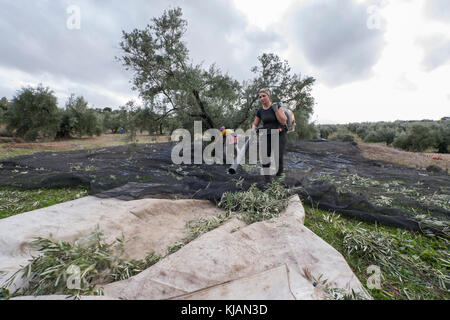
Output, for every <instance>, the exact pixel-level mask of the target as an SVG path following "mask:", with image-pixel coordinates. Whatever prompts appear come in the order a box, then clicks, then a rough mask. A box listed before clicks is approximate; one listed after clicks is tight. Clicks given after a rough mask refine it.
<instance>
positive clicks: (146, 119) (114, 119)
mask: <svg viewBox="0 0 450 320" xmlns="http://www.w3.org/2000/svg"><path fill="white" fill-rule="evenodd" d="M155 118H156V115H155V114H154V113H152V112H151V111H150V110H149V108H142V107H135V106H134V103H133V102H128V103H127V104H126V105H125V106H120V107H118V108H117V109H116V110H113V109H112V108H110V107H106V108H103V109H100V108H96V109H93V108H89V107H88V102H87V101H86V100H85V99H84V97H82V96H76V95H75V94H72V95H71V96H70V97H69V99H68V100H67V102H66V105H65V107H64V108H59V107H58V103H57V98H56V96H55V95H54V92H53V91H51V90H50V88H48V87H44V86H42V85H41V84H40V85H38V86H37V87H36V88H33V87H24V88H22V89H21V90H19V91H18V92H17V94H16V95H15V96H14V97H13V98H12V100H11V101H9V100H8V99H7V98H6V97H3V98H2V99H0V125H3V126H4V127H5V128H4V130H3V131H2V133H1V134H2V135H9V136H16V137H21V138H23V139H24V140H26V141H36V140H38V139H46V140H51V139H55V138H79V137H83V136H93V135H97V136H99V135H101V134H103V133H105V132H111V133H118V132H119V131H120V130H121V129H123V130H124V132H127V133H128V132H130V130H135V131H137V130H140V131H141V132H142V131H144V130H145V131H147V132H149V133H150V134H162V133H163V132H162V129H163V128H162V127H161V126H159V127H158V126H157V125H156V122H155V121H154V119H155Z"/></svg>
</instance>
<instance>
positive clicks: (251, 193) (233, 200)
mask: <svg viewBox="0 0 450 320" xmlns="http://www.w3.org/2000/svg"><path fill="white" fill-rule="evenodd" d="M283 179H284V178H275V179H273V181H272V183H271V184H268V187H267V188H266V189H265V190H260V189H258V187H257V186H256V184H253V185H251V187H250V188H249V189H248V190H247V191H244V192H234V193H231V192H226V193H224V194H223V196H222V198H221V200H220V202H219V204H218V207H219V208H223V209H225V210H227V211H228V212H239V213H240V214H239V215H238V218H239V219H241V220H243V221H244V222H245V223H247V224H252V223H254V222H258V221H263V220H268V219H271V218H274V217H278V216H279V215H280V214H281V212H283V210H284V209H285V208H286V207H287V204H288V198H289V196H290V194H291V191H290V190H289V189H287V188H285V187H284V186H283V184H282V182H283Z"/></svg>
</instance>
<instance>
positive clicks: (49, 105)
mask: <svg viewBox="0 0 450 320" xmlns="http://www.w3.org/2000/svg"><path fill="white" fill-rule="evenodd" d="M5 122H6V127H7V130H8V131H10V132H14V133H15V134H16V135H17V136H19V137H23V138H24V139H25V140H29V141H34V140H36V139H37V138H39V137H42V138H50V139H53V138H54V137H55V135H56V132H57V130H58V124H59V113H58V106H57V99H56V97H55V96H54V95H53V91H50V89H49V88H48V87H47V88H44V87H43V86H42V85H39V86H38V87H37V88H32V87H28V88H22V90H21V91H19V92H18V94H17V95H16V96H15V97H14V98H13V100H12V103H11V105H10V107H9V108H8V110H7V111H6V114H5Z"/></svg>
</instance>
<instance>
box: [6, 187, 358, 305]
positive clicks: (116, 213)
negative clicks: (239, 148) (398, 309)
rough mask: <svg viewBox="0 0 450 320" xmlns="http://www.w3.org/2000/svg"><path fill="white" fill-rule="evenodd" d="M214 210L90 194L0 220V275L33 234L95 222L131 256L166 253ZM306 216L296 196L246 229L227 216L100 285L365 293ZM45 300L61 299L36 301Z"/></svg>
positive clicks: (265, 295) (272, 293)
mask: <svg viewBox="0 0 450 320" xmlns="http://www.w3.org/2000/svg"><path fill="white" fill-rule="evenodd" d="M218 213H223V211H222V210H220V209H218V208H216V207H215V206H214V205H212V204H211V203H209V202H207V201H202V200H158V199H144V200H136V201H120V200H114V199H108V200H105V199H97V198H95V197H86V198H83V199H78V200H75V201H70V202H67V203H64V204H59V205H55V206H52V207H48V208H43V209H39V210H35V211H33V212H28V213H25V214H20V215H17V216H13V217H10V218H6V219H2V220H0V270H6V271H15V270H17V269H18V268H19V266H20V265H24V264H25V263H26V262H27V260H28V259H29V258H30V257H31V254H32V252H31V251H30V249H29V242H30V241H31V240H32V239H33V238H35V237H38V236H40V237H50V236H51V237H52V238H53V239H57V240H65V241H75V240H77V239H79V238H81V237H83V236H86V235H88V234H90V233H91V232H92V231H93V230H94V229H95V227H96V226H97V225H98V226H99V229H100V230H101V231H102V232H103V234H104V237H105V240H106V241H108V242H109V241H112V240H114V239H116V238H118V237H120V236H121V235H122V234H123V235H124V237H125V239H128V240H130V241H128V242H126V247H125V251H126V253H127V254H128V256H129V257H130V258H143V257H144V256H145V255H146V253H148V252H150V251H155V252H156V253H159V254H165V253H166V251H167V248H168V247H169V246H170V245H173V244H175V243H176V242H177V241H180V240H181V239H182V238H183V237H184V236H185V234H184V232H185V231H186V227H185V225H186V222H187V221H190V220H194V219H198V218H200V217H207V216H212V215H217V214H218ZM304 219H305V216H304V210H303V206H302V205H301V203H300V200H299V199H298V197H297V196H295V197H293V198H292V199H291V202H290V205H289V207H288V208H287V209H286V210H285V212H284V213H283V214H282V215H281V216H280V217H278V218H274V219H271V220H268V221H263V222H257V223H253V224H251V225H246V224H245V223H244V222H242V221H240V220H238V219H236V218H232V219H230V220H229V221H227V222H226V223H224V224H223V225H222V226H220V227H218V228H216V229H214V230H212V231H210V232H208V233H205V234H203V235H201V236H200V237H199V238H197V239H196V240H194V241H192V242H190V243H188V244H187V245H185V246H184V247H183V248H181V249H180V250H178V251H177V252H175V253H173V254H171V255H168V256H166V257H165V258H164V259H162V260H160V261H159V262H158V263H156V264H154V265H153V266H151V267H150V268H148V269H146V270H144V271H143V272H141V273H139V274H137V275H135V276H133V277H131V278H129V279H127V280H123V281H118V282H114V283H110V284H106V285H104V286H102V287H103V288H104V292H105V295H106V297H107V298H111V299H323V298H325V296H324V294H323V289H324V288H323V287H321V286H320V285H317V281H316V279H319V278H320V279H321V280H325V279H326V280H327V284H328V286H329V288H337V289H344V290H347V291H349V290H351V289H353V290H355V291H356V292H363V289H362V286H361V284H360V282H359V281H358V279H357V278H356V276H355V275H354V274H353V272H352V270H351V269H350V268H349V266H348V264H347V263H346V261H345V259H344V258H343V257H342V255H341V254H340V253H339V252H337V251H336V250H335V249H334V248H332V247H331V246H330V245H328V244H327V243H326V242H324V241H323V240H322V239H321V238H319V237H318V236H317V235H315V234H314V233H313V232H311V231H310V230H309V229H308V228H306V227H305V226H304V225H303V222H304ZM49 297H51V298H61V299H63V298H64V297H63V296H60V297H55V296H48V297H41V298H42V299H48V298H49ZM29 298H33V297H29ZM86 298H87V297H86ZM89 298H94V297H89ZM104 298H105V297H103V299H104Z"/></svg>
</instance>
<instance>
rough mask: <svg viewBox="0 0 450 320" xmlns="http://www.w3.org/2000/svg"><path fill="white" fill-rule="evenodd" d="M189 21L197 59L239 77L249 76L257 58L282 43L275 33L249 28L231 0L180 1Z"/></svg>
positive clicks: (190, 45)
mask: <svg viewBox="0 0 450 320" xmlns="http://www.w3.org/2000/svg"><path fill="white" fill-rule="evenodd" d="M177 3H178V4H180V7H181V8H182V9H183V14H184V16H185V19H187V20H188V31H187V34H186V36H187V45H188V48H189V50H190V53H191V57H192V58H193V59H194V61H195V62H197V63H199V62H202V61H204V63H205V64H207V65H209V64H212V63H213V62H216V63H217V66H218V67H220V68H221V69H222V70H223V71H229V73H230V74H231V75H232V76H233V77H235V78H236V79H237V80H244V79H248V78H249V77H250V76H251V74H250V69H251V67H253V66H254V65H256V64H257V57H258V55H260V54H261V53H263V52H267V51H268V50H269V48H271V47H272V46H277V45H280V38H279V37H278V36H276V35H275V33H274V32H270V31H269V32H262V31H260V30H258V29H256V30H254V29H253V30H252V29H250V30H246V28H247V21H246V18H245V17H244V16H243V14H241V13H240V12H238V11H237V10H236V9H234V8H233V6H232V2H231V1H228V0H215V1H201V0H195V1H178V2H177Z"/></svg>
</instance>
